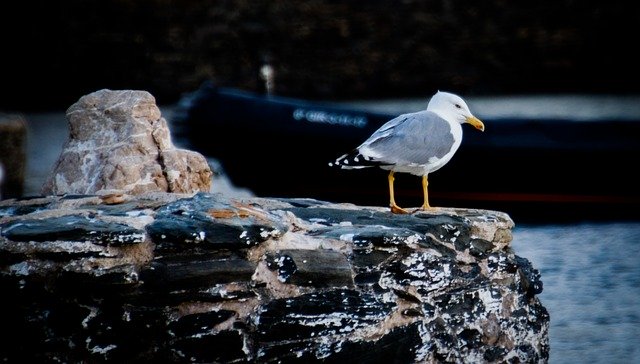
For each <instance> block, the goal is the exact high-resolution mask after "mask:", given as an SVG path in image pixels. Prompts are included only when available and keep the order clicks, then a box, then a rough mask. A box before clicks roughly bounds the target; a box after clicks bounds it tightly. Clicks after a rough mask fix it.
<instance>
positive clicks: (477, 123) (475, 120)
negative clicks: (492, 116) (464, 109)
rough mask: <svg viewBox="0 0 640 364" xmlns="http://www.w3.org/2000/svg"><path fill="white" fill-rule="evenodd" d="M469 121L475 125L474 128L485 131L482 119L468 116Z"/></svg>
mask: <svg viewBox="0 0 640 364" xmlns="http://www.w3.org/2000/svg"><path fill="white" fill-rule="evenodd" d="M467 123H469V124H471V125H473V127H474V128H476V129H478V130H480V131H484V124H483V123H482V121H480V119H478V118H477V117H475V116H468V117H467Z"/></svg>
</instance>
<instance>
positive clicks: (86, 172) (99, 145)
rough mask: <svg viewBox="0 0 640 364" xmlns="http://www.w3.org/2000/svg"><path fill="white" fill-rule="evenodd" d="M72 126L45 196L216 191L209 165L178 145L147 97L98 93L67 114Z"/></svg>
mask: <svg viewBox="0 0 640 364" xmlns="http://www.w3.org/2000/svg"><path fill="white" fill-rule="evenodd" d="M67 120H68V121H69V139H68V140H67V141H66V143H65V145H64V147H63V151H62V153H61V154H60V157H59V158H58V160H57V162H56V163H55V166H54V168H53V171H52V172H51V174H50V175H49V177H48V178H47V180H46V181H45V183H44V185H43V187H42V193H43V194H44V195H59V194H92V193H96V192H98V191H101V190H105V189H107V190H122V191H123V192H125V193H129V194H141V193H144V192H150V191H161V192H173V193H194V192H208V191H209V190H210V188H211V176H212V172H211V168H210V167H209V165H208V164H207V161H206V159H205V158H204V157H203V156H202V155H201V154H199V153H196V152H193V151H189V150H184V149H178V148H176V147H175V146H174V145H173V143H172V141H171V133H170V131H169V128H168V126H167V122H166V120H165V119H164V118H163V117H162V115H161V113H160V109H159V108H158V106H157V105H156V102H155V98H154V97H153V96H152V95H151V94H150V93H148V92H146V91H136V90H107V89H103V90H99V91H96V92H93V93H91V94H88V95H85V96H83V97H81V98H80V99H79V100H78V102H76V103H75V104H73V105H72V106H71V107H70V108H69V109H68V110H67Z"/></svg>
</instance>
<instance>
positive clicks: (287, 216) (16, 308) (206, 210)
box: [0, 192, 549, 363]
mask: <svg viewBox="0 0 640 364" xmlns="http://www.w3.org/2000/svg"><path fill="white" fill-rule="evenodd" d="M387 210H388V209H384V208H376V207H363V206H354V205H348V204H331V203H327V202H323V201H317V200H309V199H265V198H251V199H245V200H243V199H235V200H234V199H227V198H225V197H224V196H221V195H217V194H208V193H203V192H198V193H193V194H176V193H164V192H147V193H142V194H139V195H136V196H133V195H128V194H118V193H106V192H103V193H99V194H95V195H71V194H67V195H58V196H49V197H34V198H28V199H22V200H15V199H13V200H5V201H0V289H1V290H2V292H3V296H4V297H5V298H4V300H3V301H4V302H3V306H4V308H3V310H2V311H1V312H2V314H1V315H2V317H1V320H2V322H3V327H4V328H5V338H4V339H3V344H2V345H1V346H0V358H1V359H2V360H3V361H9V362H13V361H18V360H20V361H26V360H27V359H32V360H36V361H38V362H50V361H54V362H55V361H57V362H104V361H111V360H117V361H121V362H261V363H262V362H264V363H268V362H297V361H304V362H309V361H318V362H358V363H378V362H395V363H415V362H424V363H431V362H458V363H461V362H513V363H516V362H546V361H547V359H548V355H549V343H548V329H549V315H548V313H547V311H546V309H545V308H544V307H543V306H542V305H541V303H540V301H539V300H538V298H537V296H536V295H537V294H538V293H540V292H541V291H542V282H541V281H540V275H539V273H538V271H537V270H536V269H534V268H533V267H532V266H531V264H530V263H529V261H527V260H526V259H524V258H521V257H518V256H517V255H516V254H514V252H513V251H512V250H511V249H510V247H509V243H510V241H511V229H512V227H513V221H512V220H511V219H510V218H509V216H508V215H506V214H504V213H500V212H496V211H485V210H467V209H440V210H438V211H436V212H435V213H424V212H421V213H416V214H412V215H393V214H390V213H389V212H388V211H387Z"/></svg>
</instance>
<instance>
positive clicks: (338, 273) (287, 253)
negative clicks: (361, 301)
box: [267, 249, 353, 287]
mask: <svg viewBox="0 0 640 364" xmlns="http://www.w3.org/2000/svg"><path fill="white" fill-rule="evenodd" d="M267 266H268V267H269V268H271V269H275V270H277V272H278V280H280V282H283V283H291V284H295V285H299V286H313V287H352V286H353V270H352V269H351V265H350V264H349V261H348V260H347V257H346V256H345V255H344V254H342V253H340V252H336V251H333V250H328V249H318V250H292V249H287V250H280V251H278V252H276V253H275V254H269V255H267Z"/></svg>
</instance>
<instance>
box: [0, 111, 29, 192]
mask: <svg viewBox="0 0 640 364" xmlns="http://www.w3.org/2000/svg"><path fill="white" fill-rule="evenodd" d="M26 149H27V122H26V121H25V119H24V117H23V116H21V115H17V114H3V113H0V200H1V199H3V198H15V197H21V196H22V192H23V190H24V176H25V170H26V163H27V151H26Z"/></svg>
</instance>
